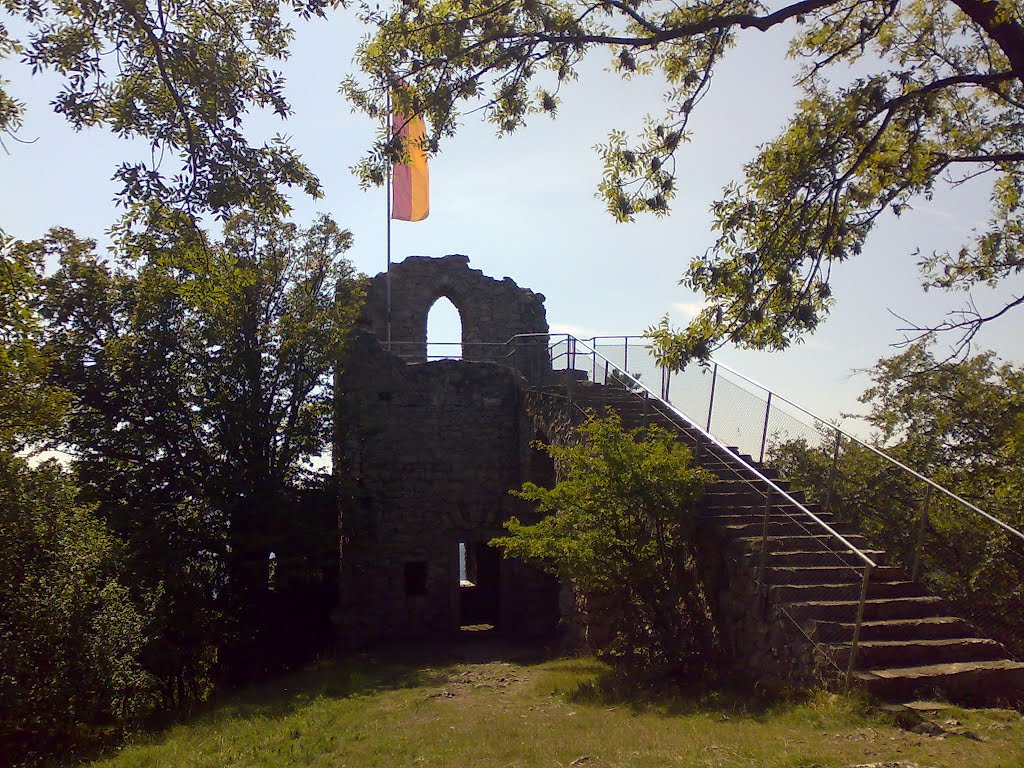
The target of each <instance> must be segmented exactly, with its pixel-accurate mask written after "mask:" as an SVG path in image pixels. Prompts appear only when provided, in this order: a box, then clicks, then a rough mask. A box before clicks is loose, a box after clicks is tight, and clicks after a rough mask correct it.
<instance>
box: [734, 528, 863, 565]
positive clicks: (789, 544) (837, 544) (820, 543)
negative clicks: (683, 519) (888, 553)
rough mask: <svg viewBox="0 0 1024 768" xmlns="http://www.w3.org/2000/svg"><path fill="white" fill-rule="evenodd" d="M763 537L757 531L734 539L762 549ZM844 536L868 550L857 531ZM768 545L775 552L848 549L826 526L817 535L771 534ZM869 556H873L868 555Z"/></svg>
mask: <svg viewBox="0 0 1024 768" xmlns="http://www.w3.org/2000/svg"><path fill="white" fill-rule="evenodd" d="M761 538H762V537H761V534H760V532H757V533H756V534H753V535H747V536H735V537H734V538H733V540H734V541H738V542H740V543H742V544H744V545H746V547H747V548H748V549H751V550H755V549H756V550H758V551H760V549H761ZM843 538H844V539H846V540H847V541H848V542H849V544H850V546H853V547H856V548H857V549H859V550H860V551H862V552H866V551H867V549H868V548H869V546H870V545H869V544H868V540H867V539H865V538H864V537H863V536H861V535H860V534H857V533H854V534H851V535H849V536H845V535H844V536H843ZM767 547H768V551H769V552H771V553H773V554H774V553H776V552H813V551H815V550H817V551H819V552H824V553H826V554H827V553H833V554H836V555H838V554H842V553H844V552H846V551H848V550H847V549H846V546H845V545H844V544H843V543H842V542H841V541H840V540H839V539H837V538H836V537H835V536H833V535H832V534H831V533H829V532H828V531H826V530H825V529H824V528H822V529H821V533H820V534H817V535H812V534H805V533H801V534H800V535H793V534H790V535H785V536H772V535H770V534H769V536H768V541H767ZM868 557H871V556H870V555H868ZM872 559H874V558H872ZM876 563H877V561H876ZM827 564H828V563H822V565H827Z"/></svg>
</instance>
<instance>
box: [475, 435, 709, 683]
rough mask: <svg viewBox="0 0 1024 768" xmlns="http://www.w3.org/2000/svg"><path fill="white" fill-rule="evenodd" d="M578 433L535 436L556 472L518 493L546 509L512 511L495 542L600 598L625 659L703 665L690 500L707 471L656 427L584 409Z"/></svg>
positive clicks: (703, 619)
mask: <svg viewBox="0 0 1024 768" xmlns="http://www.w3.org/2000/svg"><path fill="white" fill-rule="evenodd" d="M580 435H581V437H582V441H581V442H580V443H579V444H572V445H542V447H543V449H544V450H545V451H547V452H548V454H549V455H550V456H551V457H552V459H554V461H555V464H556V467H557V470H558V473H559V475H560V476H561V478H562V479H561V480H560V481H559V482H558V483H557V484H556V485H555V486H554V488H541V487H540V486H537V485H535V484H533V483H525V484H524V485H523V487H522V490H520V491H518V492H516V495H517V496H519V497H520V498H523V499H525V500H527V501H530V502H533V503H535V504H536V505H537V510H538V511H539V512H541V513H545V516H544V517H543V518H541V519H540V520H539V521H538V522H536V523H533V524H524V523H522V522H520V521H519V520H518V519H516V518H513V519H512V520H510V521H509V522H508V523H507V524H506V527H507V528H508V530H509V535H508V536H505V537H502V538H498V539H495V540H494V541H493V542H492V544H494V545H496V546H498V547H501V548H502V549H503V550H504V551H505V554H506V555H508V556H510V557H516V558H519V559H522V560H527V561H532V562H535V563H537V564H538V565H539V566H540V567H541V568H543V569H545V570H546V571H548V572H549V573H552V574H554V575H557V576H558V577H560V578H561V579H563V580H565V581H566V582H568V583H572V584H573V585H574V586H575V587H576V588H577V589H578V590H580V591H581V592H582V593H583V594H586V595H591V596H598V597H600V598H603V600H602V605H606V606H607V607H608V610H607V613H606V614H605V615H603V616H602V617H601V620H603V621H607V622H608V624H609V626H610V629H611V631H612V632H613V635H614V639H613V644H612V647H611V648H610V651H611V653H612V656H613V658H615V659H617V660H618V661H619V662H622V663H625V664H626V665H627V667H632V668H648V669H650V668H655V669H659V670H662V671H663V670H666V669H672V670H674V671H675V672H677V673H678V672H683V671H693V670H694V669H698V668H702V667H703V665H705V664H706V663H707V661H708V659H709V655H710V653H711V651H712V647H713V628H712V625H711V620H710V615H709V612H708V606H707V604H706V602H705V600H704V593H703V589H702V584H701V580H700V577H699V575H698V568H697V562H696V553H695V545H694V531H695V509H694V507H695V505H696V502H697V501H698V499H699V498H700V496H701V495H702V493H703V489H704V484H705V483H706V482H708V481H709V480H710V479H711V475H710V474H709V473H708V472H706V471H704V470H701V469H699V468H694V467H693V466H692V465H691V455H690V451H689V449H688V448H687V447H686V446H685V445H683V444H682V443H680V442H679V441H678V440H676V439H675V437H674V436H673V435H672V434H671V433H669V432H667V431H665V430H663V429H660V428H657V427H646V428H637V429H633V430H630V431H626V430H624V429H623V427H622V423H621V420H620V419H619V417H618V416H615V415H612V416H609V417H606V418H603V419H599V418H596V417H594V416H591V417H590V418H589V419H588V420H587V422H586V423H584V424H583V425H582V426H581V427H580Z"/></svg>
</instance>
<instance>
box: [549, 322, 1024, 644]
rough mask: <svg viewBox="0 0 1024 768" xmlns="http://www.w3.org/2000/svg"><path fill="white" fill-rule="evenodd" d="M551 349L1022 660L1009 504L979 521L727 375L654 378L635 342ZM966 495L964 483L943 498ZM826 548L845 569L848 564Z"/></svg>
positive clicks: (1021, 584) (1021, 556)
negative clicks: (796, 492)
mask: <svg viewBox="0 0 1024 768" xmlns="http://www.w3.org/2000/svg"><path fill="white" fill-rule="evenodd" d="M552 341H553V344H552V351H553V352H554V353H555V354H553V357H552V359H553V360H554V359H556V358H557V359H558V360H559V361H561V363H562V367H567V368H575V369H577V370H579V371H581V372H583V373H585V374H586V376H587V378H590V379H591V380H593V381H598V382H600V381H601V380H602V377H604V378H605V379H607V376H608V372H607V371H606V370H604V369H603V368H602V366H608V368H609V369H610V370H611V371H612V373H613V375H615V376H618V377H620V378H622V379H628V380H630V381H632V382H634V383H635V384H636V385H638V386H640V385H642V386H643V387H646V388H647V389H648V390H649V391H650V392H651V393H652V394H654V395H658V396H660V397H661V398H662V399H664V400H665V401H667V402H668V403H669V404H671V406H672V407H673V408H675V409H677V410H678V411H680V412H681V413H682V414H684V415H685V417H686V418H687V419H688V420H689V421H690V422H691V423H693V424H694V425H696V426H698V427H700V428H701V429H703V430H705V431H706V432H707V433H709V435H710V436H712V437H713V438H714V439H716V440H718V441H720V442H721V443H722V444H724V445H727V446H735V447H736V448H737V450H738V452H739V453H741V454H746V455H748V456H750V457H752V461H753V463H754V465H755V466H761V465H764V466H767V467H769V468H770V469H772V470H774V471H775V472H777V473H778V474H779V475H780V476H782V477H786V478H787V479H789V480H791V481H793V482H794V483H795V485H796V486H797V487H800V488H801V489H804V490H805V492H806V493H807V495H808V498H809V500H810V501H812V502H815V503H818V504H820V505H821V507H822V508H823V509H825V510H826V511H827V512H828V513H830V514H834V516H835V519H836V520H837V521H838V522H839V523H842V524H845V525H846V526H848V530H854V531H857V532H858V533H859V534H861V535H863V536H864V538H865V539H866V541H867V542H868V545H870V547H872V548H873V549H877V550H882V551H884V552H885V555H884V557H885V558H886V560H885V562H886V564H887V565H893V566H897V567H899V568H901V569H903V571H904V573H905V575H906V577H907V578H909V579H912V580H914V581H918V582H920V583H922V584H923V585H924V586H925V587H926V588H927V590H928V592H930V593H931V594H934V595H938V596H941V597H943V598H945V600H946V601H947V602H948V607H949V609H950V612H951V613H952V614H953V615H955V616H958V617H961V618H963V619H966V620H967V621H968V622H970V623H971V624H973V625H974V627H975V629H976V630H978V631H979V632H980V633H981V634H984V635H986V636H989V637H992V638H994V639H996V640H998V641H999V642H1000V643H1002V645H1003V646H1004V647H1005V648H1006V649H1007V650H1009V651H1010V653H1011V654H1013V655H1014V656H1016V657H1017V658H1024V534H1022V533H1020V531H1019V529H1020V528H1021V527H1024V511H1022V510H1021V509H1020V507H1019V504H1018V505H1017V506H1016V507H1015V506H1014V505H1013V504H1012V503H1010V504H1007V505H1004V504H1001V503H1000V501H999V500H998V499H994V498H991V497H984V495H983V494H980V493H979V495H978V496H977V497H976V500H977V501H979V502H982V503H983V505H984V506H985V507H990V508H991V510H992V512H993V513H994V514H990V513H989V512H986V511H985V510H984V509H982V508H981V507H980V506H978V505H977V504H974V503H972V502H971V501H970V500H967V499H964V498H962V497H959V496H957V495H956V494H955V493H953V492H951V491H949V490H947V489H946V488H943V487H942V486H941V485H938V484H937V483H934V482H932V481H930V480H928V479H927V478H926V477H924V476H922V475H921V474H919V473H917V472H915V471H914V470H913V468H911V467H907V466H905V465H903V464H901V463H900V462H899V461H898V460H895V459H893V458H892V457H891V456H888V455H886V454H885V453H884V452H882V451H881V450H880V449H879V448H878V447H877V446H872V445H869V444H867V443H865V442H863V441H861V440H859V439H857V438H855V437H853V436H851V435H849V434H847V433H845V432H843V431H842V430H841V429H840V428H839V427H838V426H836V425H833V424H829V423H828V422H826V421H824V420H822V419H819V418H817V417H815V416H814V415H813V414H811V413H809V412H807V411H805V410H804V409H802V408H800V407H799V406H797V405H796V404H794V403H792V402H790V401H788V400H786V399H785V398H783V397H781V396H779V395H778V394H776V393H774V392H772V391H770V390H768V389H767V388H764V387H761V386H760V385H758V384H757V383H756V382H753V381H751V380H750V379H748V378H746V377H744V376H743V375H742V374H739V373H738V372H736V371H733V370H732V369H730V368H728V367H727V366H724V365H721V364H715V363H712V364H710V365H708V366H698V365H692V366H689V367H688V368H687V369H685V370H684V371H682V372H679V373H671V374H670V373H668V372H667V371H665V370H663V369H660V368H658V366H657V364H656V361H655V358H654V354H653V350H652V349H651V347H650V345H649V344H648V343H646V341H645V340H644V339H640V338H635V337H597V338H593V339H590V340H588V341H577V340H575V339H573V338H571V337H565V338H564V339H558V340H555V339H553V340H552ZM970 485H971V477H970V476H969V473H968V474H967V476H966V477H964V478H962V482H961V483H959V484H958V485H955V486H954V487H963V486H968V487H969V486H970ZM794 510H795V508H794ZM773 515H782V516H783V517H789V518H790V522H793V523H795V524H797V525H798V526H799V527H807V526H808V520H807V518H806V515H803V513H802V512H801V513H799V514H793V515H790V514H789V513H788V512H787V511H786V507H785V505H780V506H779V508H778V509H777V510H776V511H775V512H773ZM1013 526H1016V527H1013ZM813 527H814V524H813V523H810V528H813ZM805 533H806V536H805V537H803V538H802V539H801V541H802V542H803V543H804V544H805V545H807V546H811V547H812V548H813V549H817V550H821V549H826V550H827V549H829V548H830V547H831V546H832V545H831V543H830V542H829V541H828V537H824V538H822V537H821V536H818V535H817V534H815V533H811V532H810V531H807V532H805ZM819 533H820V531H819ZM815 536H817V538H818V539H821V540H820V541H817V540H816V539H815ZM770 540H771V539H770V537H769V541H770ZM833 549H836V552H835V553H834V556H835V558H836V559H837V561H842V562H843V565H844V567H846V565H847V563H846V561H845V560H844V557H846V555H847V554H848V553H845V552H844V551H843V548H841V547H840V548H834V547H833ZM849 591H850V590H845V591H842V590H840V592H841V593H842V594H844V595H847V594H848V592H849ZM819 597H820V596H819ZM837 610H839V609H837ZM840 623H844V622H840Z"/></svg>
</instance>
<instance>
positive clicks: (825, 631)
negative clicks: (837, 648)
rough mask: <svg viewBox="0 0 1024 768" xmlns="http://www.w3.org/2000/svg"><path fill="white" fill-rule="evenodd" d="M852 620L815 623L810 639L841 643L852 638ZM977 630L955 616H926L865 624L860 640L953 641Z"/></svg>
mask: <svg viewBox="0 0 1024 768" xmlns="http://www.w3.org/2000/svg"><path fill="white" fill-rule="evenodd" d="M853 629H854V625H853V620H852V619H851V620H850V621H828V620H819V621H816V622H814V624H813V626H812V627H811V629H810V632H809V634H810V636H811V637H812V638H813V639H814V640H815V641H817V642H823V643H842V642H849V641H850V640H851V639H852V638H853ZM974 634H975V633H974V630H973V629H972V628H971V625H970V624H968V623H967V622H966V621H964V620H963V619H960V618H957V617H955V616H926V617H924V618H920V619H883V620H881V621H865V622H863V623H862V624H861V627H860V637H861V640H864V641H871V640H951V639H957V638H963V637H973V636H974Z"/></svg>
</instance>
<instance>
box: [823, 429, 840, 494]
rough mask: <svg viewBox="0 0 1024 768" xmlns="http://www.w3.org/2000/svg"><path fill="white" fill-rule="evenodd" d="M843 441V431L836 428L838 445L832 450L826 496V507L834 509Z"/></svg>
mask: <svg viewBox="0 0 1024 768" xmlns="http://www.w3.org/2000/svg"><path fill="white" fill-rule="evenodd" d="M842 442H843V433H842V432H840V431H839V429H838V428H837V429H836V447H835V449H834V450H833V451H832V469H830V470H829V473H828V495H827V496H825V509H827V510H828V511H829V512H831V511H832V492H833V491H834V490H835V487H836V470H837V468H838V466H839V446H840V445H842Z"/></svg>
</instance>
